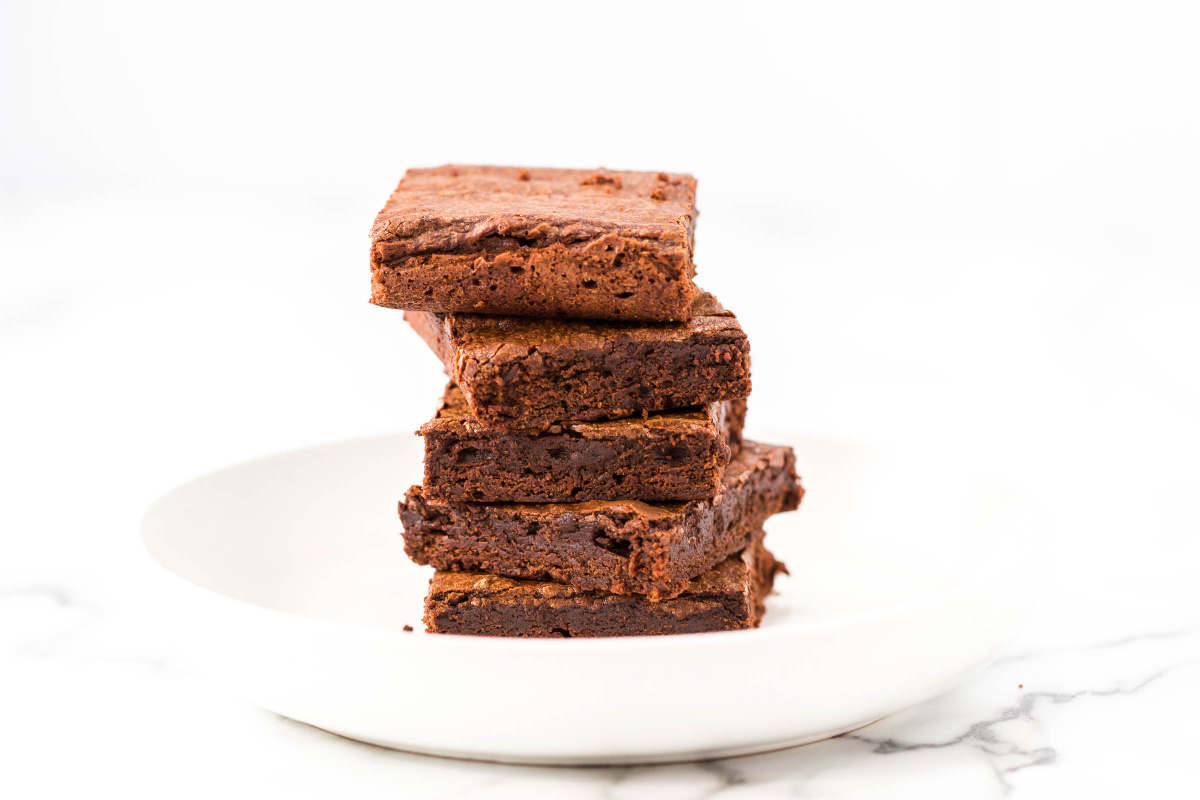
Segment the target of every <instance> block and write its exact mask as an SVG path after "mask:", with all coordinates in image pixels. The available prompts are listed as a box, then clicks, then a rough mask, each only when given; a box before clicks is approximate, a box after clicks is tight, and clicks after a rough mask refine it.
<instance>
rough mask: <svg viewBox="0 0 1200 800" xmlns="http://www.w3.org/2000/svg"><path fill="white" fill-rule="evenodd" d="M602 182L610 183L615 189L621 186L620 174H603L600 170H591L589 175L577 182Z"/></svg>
mask: <svg viewBox="0 0 1200 800" xmlns="http://www.w3.org/2000/svg"><path fill="white" fill-rule="evenodd" d="M604 184H610V185H612V186H614V187H616V188H617V189H620V188H621V176H620V175H605V174H604V173H602V172H593V173H592V174H591V175H589V176H588V177H586V178H584V179H583V180H581V181H580V182H579V185H580V186H603V185H604Z"/></svg>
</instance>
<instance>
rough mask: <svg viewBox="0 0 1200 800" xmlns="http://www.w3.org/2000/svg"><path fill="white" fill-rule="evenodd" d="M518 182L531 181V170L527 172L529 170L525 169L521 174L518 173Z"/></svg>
mask: <svg viewBox="0 0 1200 800" xmlns="http://www.w3.org/2000/svg"><path fill="white" fill-rule="evenodd" d="M517 180H519V181H527V180H529V170H527V169H523V170H521V171H520V172H518V173H517Z"/></svg>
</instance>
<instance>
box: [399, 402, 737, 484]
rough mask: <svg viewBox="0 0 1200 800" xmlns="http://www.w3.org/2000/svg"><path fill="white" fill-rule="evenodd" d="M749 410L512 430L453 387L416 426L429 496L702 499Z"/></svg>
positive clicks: (721, 407)
mask: <svg viewBox="0 0 1200 800" xmlns="http://www.w3.org/2000/svg"><path fill="white" fill-rule="evenodd" d="M745 414H746V401H745V400H726V401H723V402H720V403H709V404H708V405H707V406H703V407H701V408H691V409H681V410H677V411H663V412H659V413H656V414H651V415H650V416H648V417H645V418H642V417H630V418H628V419H616V420H607V421H603V422H570V423H564V424H562V425H555V426H553V427H551V428H550V430H548V431H546V432H545V433H541V434H527V433H514V432H511V431H495V430H488V429H487V428H484V427H483V426H482V425H480V424H479V423H478V422H476V421H475V418H474V417H473V416H471V409H470V408H469V407H468V406H467V401H466V398H465V397H463V394H462V392H461V391H460V390H459V389H458V387H456V386H454V385H453V384H451V385H450V386H448V387H446V394H445V395H444V396H443V397H442V405H441V408H439V409H438V412H437V416H435V417H434V418H433V419H431V420H430V421H429V422H426V423H425V424H424V425H423V426H421V429H420V430H419V431H418V433H419V434H421V435H422V436H424V437H425V481H424V484H423V489H424V491H425V494H426V496H428V497H434V498H437V499H440V500H462V501H470V502H477V503H478V502H512V503H571V502H580V501H583V500H617V499H620V498H623V497H636V498H638V499H639V500H650V501H655V500H700V499H703V498H706V497H712V496H713V495H715V494H716V493H717V490H718V489H719V488H720V486H721V476H722V475H723V474H724V472H725V465H726V464H728V463H729V456H730V455H731V453H732V452H733V450H734V449H736V448H737V447H739V446H740V444H741V436H742V424H743V421H744V419H745Z"/></svg>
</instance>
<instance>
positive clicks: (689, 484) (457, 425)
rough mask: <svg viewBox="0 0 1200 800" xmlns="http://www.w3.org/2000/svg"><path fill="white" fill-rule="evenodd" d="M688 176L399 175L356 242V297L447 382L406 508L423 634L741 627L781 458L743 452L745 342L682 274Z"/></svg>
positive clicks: (751, 604)
mask: <svg viewBox="0 0 1200 800" xmlns="http://www.w3.org/2000/svg"><path fill="white" fill-rule="evenodd" d="M695 193H696V182H695V180H694V179H693V178H691V177H690V176H687V175H670V174H666V173H661V172H660V173H654V172H614V171H608V170H564V169H518V168H509V167H467V166H446V167H440V168H438V169H414V170H409V172H408V173H407V174H406V175H405V177H404V180H402V181H401V182H400V186H399V187H398V188H397V189H396V191H395V192H394V193H393V194H392V196H391V198H390V199H389V200H388V202H387V205H385V206H384V208H383V210H382V211H381V212H380V213H379V216H378V217H377V218H376V220H375V225H374V227H373V228H372V230H371V273H372V285H371V302H373V303H375V304H377V305H380V306H386V307H389V308H401V309H405V314H404V318H405V319H406V320H407V321H408V322H409V324H410V325H411V326H412V327H413V328H414V329H415V330H416V331H417V333H419V334H420V336H421V337H422V338H423V339H424V340H425V341H426V342H427V343H428V344H429V346H430V348H432V350H433V351H434V353H436V354H437V356H438V357H439V358H440V359H441V360H442V363H443V364H444V365H445V369H446V373H447V374H448V375H449V376H450V379H451V383H450V385H449V386H447V387H446V390H445V395H444V396H443V398H442V402H441V406H440V407H439V408H438V410H437V413H436V414H435V415H434V418H433V419H431V420H430V421H429V422H427V423H426V424H425V425H424V426H423V427H422V428H421V430H420V431H419V433H420V434H421V435H422V436H424V437H425V478H424V482H423V484H422V485H421V486H414V487H412V489H410V490H409V492H408V495H407V496H406V497H405V498H404V500H403V501H402V502H401V503H400V518H401V520H402V521H403V524H404V541H405V550H406V552H407V553H408V555H409V556H410V557H411V558H412V559H413V560H414V561H416V562H417V563H418V564H428V565H432V566H434V567H436V568H437V572H436V573H435V574H434V576H433V579H432V581H431V582H430V589H429V596H428V597H427V598H426V602H425V625H426V628H427V629H428V630H429V631H430V632H436V633H458V634H474V635H488V636H631V635H643V634H669V633H690V632H699V631H714V630H726V629H732V628H748V627H755V626H757V625H758V624H759V622H760V621H761V619H762V615H763V611H764V598H765V596H766V595H767V594H768V593H769V592H770V590H771V586H772V583H773V580H774V577H775V573H776V571H777V570H779V569H781V568H782V567H781V565H780V564H778V563H777V562H776V561H775V559H774V558H773V557H772V556H771V554H770V553H769V552H768V551H767V550H766V548H764V547H763V543H762V540H763V530H762V528H763V522H764V521H765V520H766V518H767V517H769V516H770V515H772V514H775V513H776V512H780V511H788V510H791V509H794V508H796V507H797V505H798V504H799V502H800V497H801V495H802V494H803V489H802V488H801V487H800V485H799V482H798V481H797V479H796V474H795V469H794V464H795V459H794V456H793V454H792V451H791V448H789V447H781V446H774V445H766V444H758V443H755V442H750V441H744V440H743V439H742V435H741V433H742V423H743V420H744V418H745V414H746V401H745V398H746V397H747V396H748V395H749V394H750V346H749V343H748V342H747V340H746V335H745V333H743V332H742V328H741V326H740V325H739V324H738V321H737V319H736V318H735V317H734V316H733V314H731V313H730V312H728V311H726V310H725V309H724V308H722V307H721V305H720V303H718V302H717V300H716V298H714V297H713V296H712V295H710V294H706V293H704V292H703V291H701V290H700V289H698V288H696V286H695V285H694V284H693V283H692V277H693V275H694V274H695V267H694V265H693V264H692V243H693V231H694V227H695V220H696V209H695Z"/></svg>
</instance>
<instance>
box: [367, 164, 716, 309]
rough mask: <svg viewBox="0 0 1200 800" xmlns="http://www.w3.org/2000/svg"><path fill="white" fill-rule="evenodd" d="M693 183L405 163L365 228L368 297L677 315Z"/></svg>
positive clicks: (686, 178)
mask: <svg viewBox="0 0 1200 800" xmlns="http://www.w3.org/2000/svg"><path fill="white" fill-rule="evenodd" d="M695 222H696V181H695V179H694V178H692V177H691V176H690V175H668V174H667V173H665V172H613V171H610V170H605V169H598V170H590V169H589V170H581V169H535V168H527V169H522V168H519V167H469V166H445V167H438V168H437V169H410V170H409V171H408V172H407V173H405V175H404V179H403V180H402V181H400V185H399V186H398V187H397V188H396V191H394V192H393V193H392V196H391V198H389V199H388V201H387V204H386V205H385V206H384V207H383V210H382V211H380V212H379V215H378V216H377V217H376V218H375V224H374V226H372V228H371V302H372V303H375V304H376V305H381V306H387V307H389V308H409V309H418V310H423V311H469V312H473V313H476V314H510V315H517V316H525V317H574V318H581V319H616V320H656V321H679V320H685V319H687V317H688V310H689V309H690V308H691V305H692V300H693V299H694V298H695V297H696V295H697V294H698V291H697V289H696V287H695V286H694V285H693V284H692V276H694V275H695V273H696V269H695V266H694V265H693V264H692V236H693V230H694V228H695Z"/></svg>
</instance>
